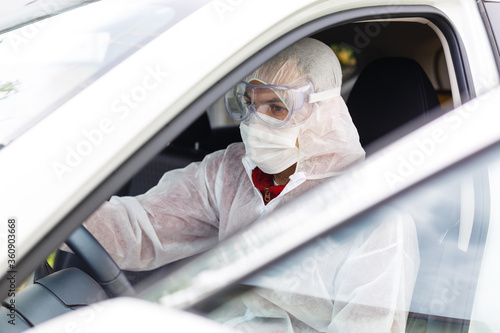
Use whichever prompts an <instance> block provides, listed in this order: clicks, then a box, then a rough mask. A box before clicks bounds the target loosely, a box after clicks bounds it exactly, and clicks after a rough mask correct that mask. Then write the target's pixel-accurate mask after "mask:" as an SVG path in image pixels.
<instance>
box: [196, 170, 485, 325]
mask: <svg viewBox="0 0 500 333" xmlns="http://www.w3.org/2000/svg"><path fill="white" fill-rule="evenodd" d="M477 165H478V166H479V167H478V170H479V171H478V170H471V169H467V170H465V169H462V170H461V171H455V172H453V173H449V175H447V177H446V179H444V180H443V179H441V180H433V181H430V182H428V183H426V184H425V185H423V186H420V187H418V188H416V189H414V190H413V191H410V192H409V193H407V194H405V195H404V196H401V197H400V198H398V199H397V200H393V201H392V202H391V203H390V204H387V205H385V206H384V207H382V208H379V209H377V210H376V211H375V212H371V213H370V214H367V215H365V216H364V217H362V218H360V219H359V220H358V221H355V222H354V223H350V224H348V225H347V226H345V227H343V228H341V229H336V230H335V232H332V233H331V234H329V235H326V236H324V237H322V238H319V239H317V240H315V241H314V242H312V243H310V244H309V245H308V246H307V247H306V248H304V249H302V250H300V251H298V252H297V253H295V254H293V255H292V256H289V257H288V258H286V259H283V260H280V261H279V262H277V263H275V264H273V265H272V266H270V267H268V268H267V269H265V270H263V271H261V272H260V273H258V274H256V275H254V276H252V277H251V278H248V279H246V280H245V281H244V282H243V283H241V284H240V285H239V286H238V287H237V288H233V289H231V290H230V291H228V292H227V293H225V294H224V295H222V296H219V297H217V298H216V299H212V300H211V302H208V303H206V304H205V305H204V306H201V307H200V309H198V310H200V311H202V312H204V313H206V316H207V317H209V318H211V319H213V320H216V321H218V322H221V323H224V324H225V325H227V326H230V327H233V328H236V329H238V330H239V331H242V332H268V331H272V332H275V331H280V332H285V331H287V332H288V331H289V332H291V331H301V330H302V331H307V332H344V331H348V332H405V331H406V332H435V331H439V332H443V331H446V332H455V331H457V332H463V331H468V329H469V326H470V324H471V313H472V304H473V300H474V296H475V293H476V286H477V281H478V275H479V267H480V265H481V258H482V253H483V251H484V243H485V238H486V232H487V229H488V223H489V202H490V194H489V186H488V177H487V173H486V172H485V171H484V169H482V168H483V167H484V163H483V164H482V165H481V164H477ZM479 168H481V169H479Z"/></svg>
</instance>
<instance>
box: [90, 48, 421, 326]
mask: <svg viewBox="0 0 500 333" xmlns="http://www.w3.org/2000/svg"><path fill="white" fill-rule="evenodd" d="M304 77H305V78H309V79H310V80H311V81H312V82H313V83H314V86H315V92H321V91H326V90H331V89H334V88H337V89H338V91H340V86H341V82H342V73H341V67H340V64H339V61H338V59H337V58H336V56H335V54H334V53H333V51H332V50H331V49H330V48H329V47H328V46H326V45H325V44H323V43H321V42H319V41H317V40H314V39H310V38H306V39H303V40H301V41H299V42H297V43H296V44H294V45H292V46H290V47H289V48H287V49H286V50H284V51H283V52H281V53H280V54H278V55H277V56H275V57H274V58H272V59H271V60H270V61H269V62H267V63H266V64H264V65H263V66H261V67H260V68H259V69H257V70H256V71H255V72H254V73H252V74H250V75H249V76H248V78H258V79H260V80H262V81H264V82H266V83H268V84H286V83H287V82H292V81H293V80H296V79H300V78H304ZM316 104H317V105H316V106H315V109H314V111H313V113H312V114H311V116H310V118H309V119H308V120H307V121H306V122H305V123H304V124H303V125H301V128H300V132H299V136H298V143H299V150H300V153H299V154H300V155H299V161H298V163H297V167H296V172H295V173H294V174H293V175H292V176H291V177H290V181H289V183H288V184H287V185H286V187H285V188H284V190H283V191H282V193H281V194H280V195H279V196H278V197H277V198H275V199H273V200H272V201H271V202H270V203H269V204H268V205H264V202H263V198H262V195H261V193H260V192H259V191H258V190H257V189H256V188H255V187H254V186H253V183H252V178H251V172H252V169H253V168H255V164H253V162H252V161H251V160H250V159H249V158H248V157H247V156H245V148H244V145H243V143H235V144H232V145H230V146H229V147H227V149H225V150H221V151H217V152H215V153H212V154H210V155H207V156H206V157H205V158H204V159H203V161H201V162H198V163H192V164H190V165H189V166H187V167H185V168H184V169H178V170H173V171H170V172H167V173H166V174H165V175H164V176H163V177H162V178H161V180H160V181H159V183H158V185H156V186H155V187H153V188H152V189H150V190H149V191H148V192H147V193H145V194H143V195H139V196H137V197H113V198H111V200H110V201H109V202H106V203H104V204H103V205H102V206H101V207H100V208H99V209H98V210H97V211H96V212H95V213H94V214H93V215H92V216H90V217H89V218H88V219H87V221H85V226H86V227H87V229H89V230H90V232H91V233H92V234H93V235H94V236H95V237H96V238H97V240H98V241H99V242H100V243H101V244H102V245H103V246H104V248H105V249H106V250H107V251H108V253H109V254H110V255H111V256H112V257H113V259H114V260H115V261H116V262H117V263H118V265H119V266H120V267H121V268H123V269H128V270H148V269H153V268H156V267H159V266H162V265H164V264H167V263H170V262H173V261H176V260H178V259H182V258H185V257H189V256H191V255H194V254H197V253H200V252H202V251H204V250H206V249H207V248H209V247H211V246H213V245H215V244H216V243H218V242H219V241H221V240H224V239H225V238H227V237H229V236H231V235H233V234H234V233H236V232H237V231H239V230H241V229H243V228H245V227H247V226H249V225H251V224H252V223H254V222H256V221H257V220H259V219H260V218H261V217H262V216H264V215H266V214H267V213H268V212H270V211H272V210H274V209H275V208H276V207H278V206H281V205H283V204H285V203H286V202H288V201H290V200H291V199H293V198H294V197H296V196H297V195H299V194H301V193H303V192H304V191H306V190H307V189H309V188H311V187H312V186H314V185H316V184H317V183H318V182H320V181H321V180H322V179H325V178H328V177H331V176H335V175H338V174H339V173H341V172H342V171H343V170H344V169H345V168H346V167H348V166H349V165H352V164H353V163H356V162H358V161H360V160H362V159H363V158H364V151H363V149H362V148H361V145H360V143H359V137H358V134H357V131H356V128H355V127H354V125H353V123H352V121H351V118H350V115H349V113H348V110H347V107H346V105H345V103H344V101H343V99H342V98H341V97H340V96H339V95H338V96H336V97H332V98H328V99H326V100H322V101H319V102H317V103H316ZM332 204H334V203H332ZM388 225H389V226H390V227H389V228H387V227H385V229H384V231H383V233H384V234H383V236H384V237H381V235H377V236H372V237H370V236H367V237H365V238H363V239H358V240H357V241H355V242H354V243H353V244H352V245H351V247H350V248H349V249H348V250H346V247H345V246H343V247H341V250H339V251H338V254H335V253H333V254H332V256H333V257H336V261H335V262H336V264H335V265H337V266H338V267H337V266H336V268H335V269H334V270H335V272H337V273H336V274H337V275H336V277H335V279H336V280H335V281H329V282H325V283H326V284H328V285H332V283H334V284H335V285H336V287H335V288H337V289H338V290H340V291H341V292H342V293H345V294H346V295H351V293H352V292H354V293H359V292H361V290H363V288H362V287H360V286H359V285H356V284H357V283H358V282H359V283H362V284H363V283H369V284H371V286H370V287H368V288H366V290H367V292H368V291H370V290H373V289H374V288H375V289H378V288H379V287H383V290H393V291H392V292H391V294H390V295H388V296H387V303H386V305H387V307H388V308H391V306H393V307H395V306H396V305H398V306H400V305H401V304H405V305H407V304H408V302H409V299H410V298H411V291H412V287H413V282H414V279H415V274H416V270H415V269H414V264H415V263H418V260H417V261H415V260H416V258H417V256H418V250H417V249H416V237H415V230H414V226H413V225H412V223H402V222H401V221H399V222H397V223H396V222H394V221H390V222H389V224H388ZM385 236H387V237H385ZM373 239H375V243H373V244H372V243H370V244H368V243H366V242H369V241H371V240H373ZM377 241H380V246H382V248H387V249H390V251H389V252H387V255H386V256H385V257H384V256H382V257H381V256H380V255H378V256H373V257H371V256H370V253H371V252H372V251H373V247H375V248H378V247H379V244H378V243H377ZM416 251H417V252H416ZM350 255H355V256H356V257H359V258H364V259H363V260H362V261H355V264H352V265H347V264H348V263H349V262H350V261H349V260H348V259H347V257H348V256H350ZM382 258H383V259H384V260H386V262H381V263H377V265H378V266H377V267H382V268H381V269H377V270H375V271H374V272H376V273H375V276H369V278H368V281H367V280H366V279H353V276H358V275H360V274H361V275H362V274H366V273H363V272H361V271H360V270H362V269H363V267H365V264H369V265H371V264H373V263H372V262H371V261H372V260H380V259H382ZM406 260H409V262H410V263H411V264H410V265H405V264H403V262H404V261H406ZM394 262H398V263H399V264H398V265H397V266H394V265H392V264H391V263H394ZM342 265H344V266H342ZM383 267H390V269H389V270H385V269H384V268H383ZM329 275H330V274H329ZM330 277H331V278H333V277H332V276H330ZM340 278H342V279H345V282H346V283H345V284H343V283H342V282H341V281H340V280H338V279H340ZM401 281H402V282H401ZM409 286H410V287H409ZM360 288H361V289H360ZM356 290H357V291H356ZM330 294H331V293H330ZM254 297H256V299H255V300H254V301H253V303H252V304H253V306H251V305H249V307H248V308H249V309H252V308H253V310H254V311H258V310H257V308H258V307H259V304H260V303H259V302H264V301H265V302H267V303H269V300H267V301H266V298H263V297H262V295H261V294H259V293H255V295H254ZM359 297H370V296H369V294H366V295H365V296H362V295H356V296H355V298H359ZM384 297H385V296H384ZM281 299H282V298H281ZM347 299H349V297H347ZM384 299H385V298H384ZM329 304H330V305H329V306H328V307H326V308H323V312H324V311H326V312H327V313H328V315H327V317H328V321H330V320H331V319H332V318H335V317H336V316H338V318H342V320H344V319H345V320H351V321H352V319H353V318H352V317H350V314H352V315H354V314H356V315H359V311H358V312H356V311H354V310H353V311H351V309H350V308H347V307H341V306H340V303H339V305H338V306H337V307H335V306H332V302H331V301H329ZM266 309H268V310H266ZM276 309H279V310H276ZM346 309H349V310H346ZM358 310H359V309H358ZM248 311H251V310H248ZM266 311H268V312H267V314H269V315H270V316H271V317H272V316H274V314H273V313H279V316H280V317H288V316H290V318H291V319H290V318H288V320H287V324H286V325H285V327H282V328H283V330H282V331H289V332H291V331H292V326H293V327H301V328H304V327H308V328H309V329H310V331H316V330H318V329H320V330H322V331H324V330H326V328H327V327H328V324H327V325H323V324H322V325H314V324H312V322H311V321H310V320H304V321H301V320H300V319H297V318H300V315H297V314H295V315H290V313H293V312H294V311H292V310H291V309H289V308H287V307H286V306H285V305H283V304H280V303H279V302H278V303H276V304H273V303H272V302H271V304H267V305H266V306H264V307H262V308H261V310H260V312H259V313H258V314H257V313H254V315H257V316H266ZM301 311H303V312H304V313H305V312H307V309H302V310H301ZM320 312H321V315H323V312H322V311H320ZM381 317H382V318H381V319H380V318H378V319H377V320H378V321H383V322H384V323H385V326H384V327H387V322H389V323H392V322H393V321H394V322H397V323H398V325H402V324H404V322H401V320H402V318H401V317H398V316H396V315H395V314H394V311H392V312H387V313H383V314H381ZM311 320H312V321H314V319H311ZM339 320H340V319H339ZM366 320H368V319H366ZM377 320H375V321H374V324H375V326H372V327H371V328H372V329H371V330H370V331H371V332H376V331H377ZM403 320H404V318H403ZM297 321H300V322H301V323H300V325H294V324H293V323H294V322H297ZM337 323H338V321H337ZM340 326H342V325H338V327H340ZM332 327H333V326H332ZM259 330H260V329H259ZM259 330H257V331H259ZM262 331H264V330H262ZM346 331H349V330H348V329H347V330H346Z"/></svg>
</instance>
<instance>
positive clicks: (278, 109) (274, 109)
mask: <svg viewBox="0 0 500 333" xmlns="http://www.w3.org/2000/svg"><path fill="white" fill-rule="evenodd" d="M271 111H272V112H288V110H287V109H286V108H284V107H282V106H279V105H271Z"/></svg>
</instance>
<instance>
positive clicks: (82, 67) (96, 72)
mask: <svg viewBox="0 0 500 333" xmlns="http://www.w3.org/2000/svg"><path fill="white" fill-rule="evenodd" d="M207 2H208V1H207V0H196V1H189V2H187V1H178V0H176V1H169V0H150V1H102V2H98V3H93V4H89V5H87V6H83V7H80V8H77V9H75V10H72V11H69V12H66V13H63V14H61V15H57V16H54V17H51V18H48V19H46V20H43V21H38V22H35V23H32V24H30V25H26V26H24V27H22V28H20V29H16V30H13V31H10V32H7V33H5V34H3V35H0V63H1V64H2V66H1V67H0V148H1V147H3V146H6V145H7V144H9V143H10V142H12V141H13V140H14V139H15V138H16V137H18V136H19V135H20V134H22V133H23V132H24V131H26V130H27V129H28V128H30V127H31V126H33V125H34V124H35V123H36V122H38V121H39V120H40V119H42V118H43V117H45V116H46V115H48V114H49V113H51V112H52V111H54V110H55V109H56V108H57V107H59V106H60V105H61V104H63V103H64V102H66V101H67V100H68V99H70V98H71V97H72V96H74V95H76V94H77V93H78V92H79V91H81V90H82V89H84V88H85V87H87V86H88V85H90V84H91V83H92V82H94V81H95V80H97V79H98V78H99V77H100V76H102V75H103V74H105V73H106V72H108V71H109V70H110V69H112V68H113V67H114V66H116V65H117V64H119V63H120V62H121V61H123V60H124V59H125V58H127V57H129V56H130V55H131V54H133V53H134V52H136V51H137V50H139V49H140V48H141V47H143V46H144V45H146V44H147V43H148V42H150V41H151V40H153V39H154V38H155V37H156V36H158V35H159V34H161V33H162V32H164V31H166V30H167V29H168V28H170V27H171V26H173V25H174V24H175V23H176V22H178V21H180V20H181V19H183V18H184V17H186V16H187V15H189V14H190V13H192V12H193V11H194V10H196V9H197V8H199V7H200V6H202V5H203V4H205V3H207ZM166 51H168V50H166Z"/></svg>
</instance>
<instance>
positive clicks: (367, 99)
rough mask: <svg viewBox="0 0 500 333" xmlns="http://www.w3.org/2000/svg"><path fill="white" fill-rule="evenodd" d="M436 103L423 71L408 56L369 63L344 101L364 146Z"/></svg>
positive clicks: (427, 110)
mask: <svg viewBox="0 0 500 333" xmlns="http://www.w3.org/2000/svg"><path fill="white" fill-rule="evenodd" d="M439 105H440V104H439V99H438V97H437V94H436V92H435V90H434V88H433V86H432V83H431V82H430V80H429V78H428V77H427V75H426V74H425V72H424V70H423V69H422V67H421V66H420V65H419V64H418V63H417V62H416V61H415V60H412V59H408V58H383V59H379V60H376V61H374V62H372V63H371V64H369V65H368V66H367V67H366V68H365V69H364V70H363V72H362V73H361V74H360V76H359V78H358V79H357V81H356V83H355V84H354V87H353V88H352V91H351V92H350V94H349V97H348V100H347V106H348V108H349V112H350V114H351V117H352V120H353V122H354V124H355V125H356V127H357V129H358V132H359V135H360V141H361V144H362V145H363V146H366V145H367V144H369V143H371V142H373V141H374V140H376V139H378V138H380V137H382V136H383V135H385V134H387V133H389V132H391V131H392V130H394V129H396V128H398V127H400V126H401V125H403V124H405V123H407V122H408V121H410V120H412V119H414V118H416V117H418V116H421V115H423V114H425V113H427V112H429V111H430V110H431V109H433V108H435V107H438V106H439Z"/></svg>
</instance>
